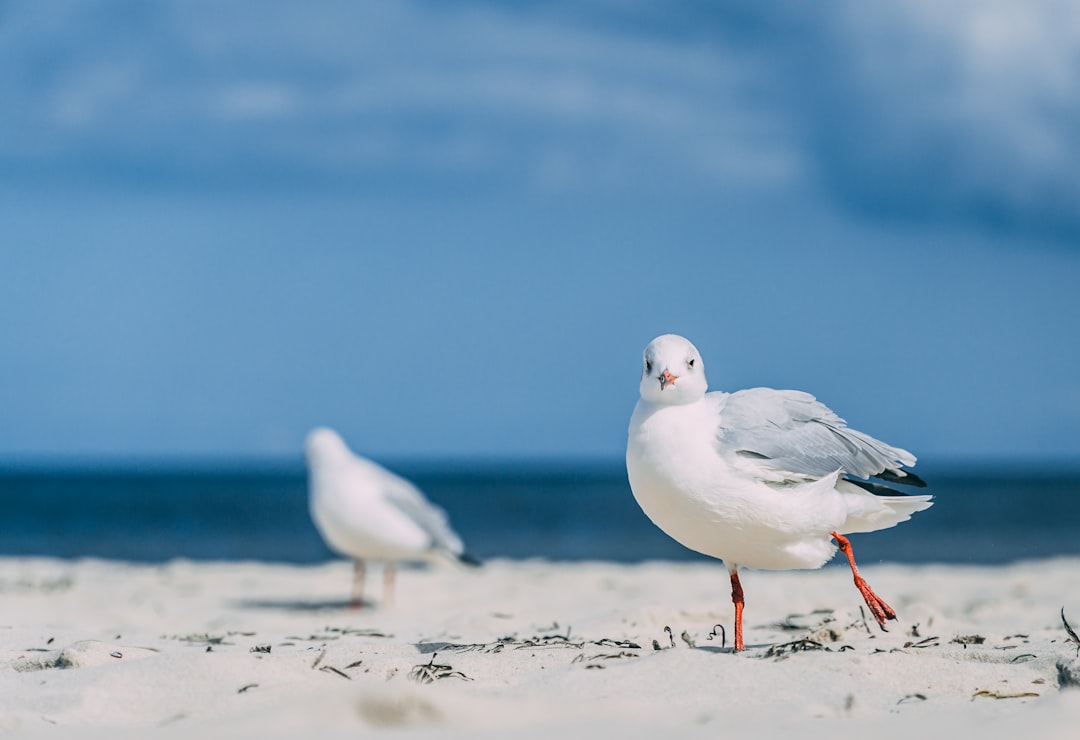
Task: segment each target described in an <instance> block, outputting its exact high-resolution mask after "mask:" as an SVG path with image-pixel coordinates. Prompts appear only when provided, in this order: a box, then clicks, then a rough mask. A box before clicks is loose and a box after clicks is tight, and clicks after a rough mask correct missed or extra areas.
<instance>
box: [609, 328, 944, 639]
mask: <svg viewBox="0 0 1080 740" xmlns="http://www.w3.org/2000/svg"><path fill="white" fill-rule="evenodd" d="M707 389H708V383H707V381H706V380H705V366H704V363H703V362H702V360H701V354H700V353H699V352H698V350H697V348H696V347H695V346H694V345H693V344H691V343H690V341H689V340H687V339H685V338H684V337H681V336H678V335H676V334H665V335H663V336H659V337H657V338H656V339H654V340H652V342H650V343H649V346H647V347H646V348H645V352H644V356H643V361H642V369H641V385H640V390H641V398H640V400H639V401H638V403H637V406H636V407H635V408H634V414H633V416H632V417H631V419H630V429H629V436H628V440H627V445H626V472H627V477H628V478H629V480H630V488H631V489H632V491H633V494H634V498H635V499H636V500H637V502H638V505H639V506H641V509H642V511H644V512H645V515H646V516H648V517H649V519H650V520H651V521H652V522H653V524H655V525H656V526H658V527H659V528H660V529H662V530H663V531H664V532H665V533H667V534H668V535H669V536H670V537H672V538H673V539H674V540H676V541H677V542H679V543H680V544H682V545H684V546H685V547H688V548H690V549H691V550H695V551H697V552H700V553H703V554H705V555H709V556H711V557H714V558H719V559H720V560H722V561H724V563H725V565H727V569H728V574H729V576H730V580H731V601H732V603H733V604H734V606H735V651H736V652H738V651H741V650H743V649H744V644H743V634H742V615H743V606H744V603H745V600H744V597H743V589H742V584H741V583H740V581H739V568H740V567H748V568H759V569H765V570H788V569H800V568H820V567H821V566H822V565H824V564H825V563H826V562H828V561H829V560H830V559H831V558H832V557H833V556H834V555H835V554H836V550H837V547H839V549H840V551H841V552H843V553H844V555H845V556H846V557H847V561H848V564H849V565H850V566H851V572H852V575H853V576H854V579H855V586H856V588H858V589H859V593H860V594H862V597H863V600H864V601H865V602H866V605H867V606H868V607H869V608H870V612H871V613H872V614H873V615H874V619H875V620H876V621H877V623H878V625H879V626H880V627H881V629H882V630H884V629H885V622H886V620H889V619H896V612H895V611H894V610H893V609H892V607H890V606H889V605H888V604H887V603H885V601H884V600H883V599H882V598H881V597H879V596H878V595H877V594H875V593H874V592H873V591H872V590H871V589H870V586H869V585H867V583H866V581H865V579H863V577H862V576H860V575H859V569H858V567H856V565H855V556H854V554H853V553H852V549H851V542H850V541H849V540H848V539H847V537H845V536H844V535H845V534H851V533H853V532H873V531H875V530H878V529H885V528H887V527H892V526H894V525H896V524H899V523H900V522H904V521H907V520H908V519H910V518H911V515H912V514H914V513H915V512H917V511H922V510H923V509H926V508H929V507H930V506H931V505H932V504H931V500H930V499H931V498H932V497H931V496H927V495H908V494H905V493H902V492H900V491H898V490H895V489H893V488H890V487H888V486H886V485H885V483H888V484H900V485H911V486H914V487H917V488H923V487H925V486H926V483H924V482H923V481H922V480H921V479H920V478H919V477H918V476H916V475H915V474H914V473H912V472H910V471H908V470H905V469H904V468H905V467H912V466H914V465H915V456H914V455H912V454H911V453H910V452H908V451H907V450H903V449H900V448H899V447H891V446H890V445H887V444H885V443H884V442H881V441H879V440H876V439H874V438H873V437H871V436H869V435H867V434H863V433H862V432H858V431H856V430H854V429H851V428H849V427H848V426H847V424H846V422H845V421H844V420H843V419H841V418H840V417H839V416H837V415H836V414H835V413H833V411H831V410H830V409H829V408H828V407H827V406H825V405H824V404H823V403H821V402H819V401H818V400H817V399H816V398H814V397H813V396H812V395H810V394H809V393H803V392H801V391H791V390H775V389H772V388H751V389H748V390H742V391H737V392H735V393H725V392H722V391H713V392H711V393H710V392H707ZM871 478H875V479H877V481H881V482H876V481H871V480H870V479H871ZM834 541H835V543H836V544H833V542H834Z"/></svg>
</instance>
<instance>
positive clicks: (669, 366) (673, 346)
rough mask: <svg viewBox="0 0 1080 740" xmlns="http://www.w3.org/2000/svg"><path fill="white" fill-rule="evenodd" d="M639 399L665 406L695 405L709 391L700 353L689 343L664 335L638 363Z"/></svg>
mask: <svg viewBox="0 0 1080 740" xmlns="http://www.w3.org/2000/svg"><path fill="white" fill-rule="evenodd" d="M640 387H641V397H642V398H643V399H644V400H646V401H651V402H652V403H658V404H664V405H676V404H684V403H694V402H695V401H700V400H701V399H702V398H703V397H704V396H705V391H706V390H707V389H708V387H709V383H708V381H707V380H706V379H705V365H704V363H703V362H702V361H701V353H699V352H698V351H697V347H695V346H694V345H693V344H691V343H690V341H689V340H688V339H685V338H683V337H680V336H679V335H678V334H664V335H663V336H659V337H657V338H656V339H654V340H652V341H651V342H649V346H648V347H646V348H645V352H644V354H643V355H642V362H641V386H640Z"/></svg>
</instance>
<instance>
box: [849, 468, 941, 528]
mask: <svg viewBox="0 0 1080 740" xmlns="http://www.w3.org/2000/svg"><path fill="white" fill-rule="evenodd" d="M836 490H838V491H840V492H841V493H843V494H844V498H845V500H846V501H847V504H848V517H847V520H846V521H845V522H844V524H843V526H842V527H841V528H840V533H841V534H850V533H852V532H874V531H876V530H879V529H888V528H889V527H894V526H896V525H897V524H899V523H900V522H906V521H907V520H908V519H910V518H911V515H912V514H915V513H916V512H919V511H923V510H924V509H929V508H930V507H931V506H933V505H934V502H933V501H932V500H931V499H933V496H929V495H923V496H905V495H899V496H882V495H880V494H870V493H869V492H868V491H867V490H866V488H865V487H863V486H859V485H855V484H853V483H852V482H850V481H846V480H842V479H841V480H839V481H837V485H836Z"/></svg>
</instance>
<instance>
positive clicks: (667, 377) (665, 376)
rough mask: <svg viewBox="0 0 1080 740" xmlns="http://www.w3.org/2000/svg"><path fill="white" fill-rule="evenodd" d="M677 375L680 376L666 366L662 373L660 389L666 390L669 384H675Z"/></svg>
mask: <svg viewBox="0 0 1080 740" xmlns="http://www.w3.org/2000/svg"><path fill="white" fill-rule="evenodd" d="M677 377H679V376H678V375H672V374H671V372H670V371H669V370H668V369H667V368H664V372H662V373H660V390H664V389H665V388H667V387H668V386H669V385H675V378H677Z"/></svg>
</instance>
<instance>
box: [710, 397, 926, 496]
mask: <svg viewBox="0 0 1080 740" xmlns="http://www.w3.org/2000/svg"><path fill="white" fill-rule="evenodd" d="M709 395H710V396H712V395H714V394H709ZM715 395H717V396H720V397H718V398H717V399H716V402H717V403H718V405H719V413H720V425H719V428H718V430H717V436H716V444H717V447H718V449H719V451H720V452H721V454H725V455H731V454H734V455H737V456H739V457H741V458H746V459H752V460H754V461H755V462H756V463H757V464H759V465H761V466H763V467H765V468H768V469H770V470H773V471H777V472H784V473H791V474H794V475H795V476H798V477H820V476H825V475H828V474H830V473H833V472H835V471H837V470H841V471H843V472H844V473H847V474H849V475H853V476H857V477H859V478H864V479H865V478H870V477H881V478H883V479H885V480H889V481H892V482H896V483H910V484H913V485H917V486H922V485H925V484H924V483H923V482H922V481H921V480H920V479H919V478H918V477H917V476H915V475H914V474H912V473H910V472H908V471H905V470H903V466H904V465H909V466H910V465H914V464H915V456H914V455H912V454H911V453H910V452H908V451H907V450H904V449H901V448H899V447H892V446H890V445H887V444H885V443H884V442H881V441H880V440H877V439H874V438H873V437H871V436H869V435H867V434H863V433H862V432H859V431H856V430H854V429H850V428H848V426H847V423H846V422H845V421H844V420H843V419H841V418H840V417H839V416H837V415H836V414H835V413H834V412H833V411H832V410H831V409H830V408H829V407H828V406H826V405H825V404H823V403H821V402H820V401H818V400H817V399H816V398H814V397H813V396H812V395H810V394H809V393H803V392H802V391H782V390H774V389H772V388H750V389H748V390H744V391H738V392H736V393H731V394H715Z"/></svg>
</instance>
